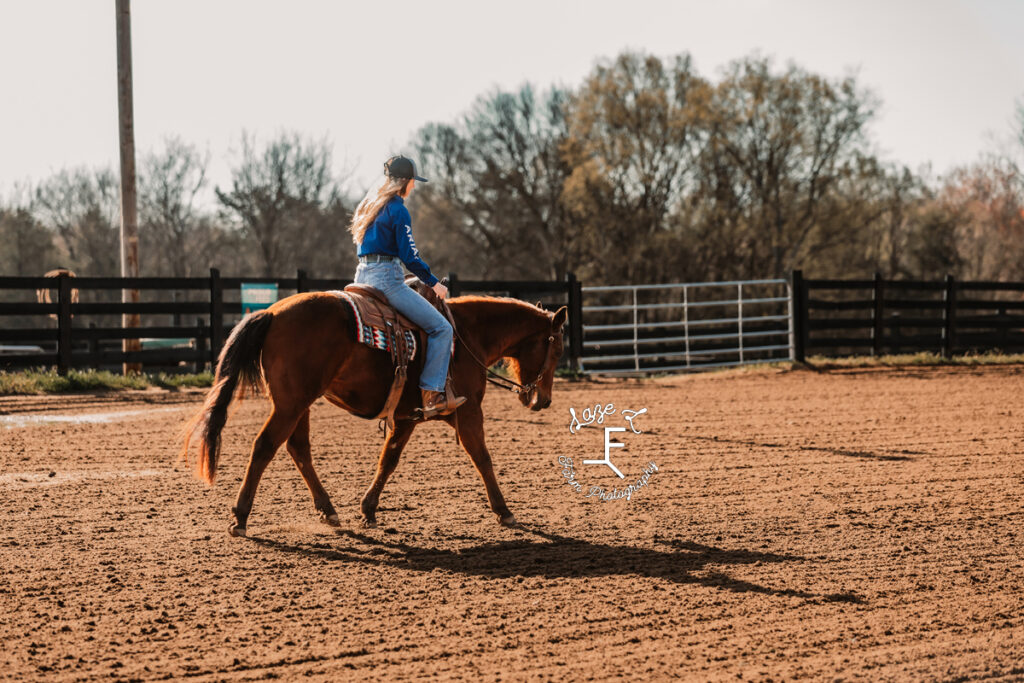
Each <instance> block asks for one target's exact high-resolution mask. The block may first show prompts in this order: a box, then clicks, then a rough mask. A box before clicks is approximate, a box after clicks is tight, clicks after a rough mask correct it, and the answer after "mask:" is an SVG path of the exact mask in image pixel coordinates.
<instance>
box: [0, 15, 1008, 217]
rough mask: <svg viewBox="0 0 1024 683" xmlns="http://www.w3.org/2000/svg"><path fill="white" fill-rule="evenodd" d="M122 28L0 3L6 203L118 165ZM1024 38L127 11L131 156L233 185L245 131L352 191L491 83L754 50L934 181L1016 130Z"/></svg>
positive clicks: (557, 80) (725, 23)
mask: <svg viewBox="0 0 1024 683" xmlns="http://www.w3.org/2000/svg"><path fill="white" fill-rule="evenodd" d="M114 28H115V23H114V0H37V1H33V2H30V1H29V0H20V1H16V0H0V197H2V196H7V195H8V194H9V193H10V192H11V191H12V189H13V187H14V185H15V184H16V183H25V182H38V181H40V180H43V179H45V178H46V177H47V176H48V175H50V174H51V173H53V172H56V171H58V170H60V169H62V168H65V167H74V166H82V165H85V166H101V165H109V166H110V167H111V168H114V169H115V170H116V168H117V163H118V148H117V141H118V122H117V82H116V54H115V34H114ZM1022 32H1024V1H1018V0H961V1H957V0H920V1H919V0H913V1H911V0H904V1H900V0H866V1H865V0H857V1H854V0H843V1H830V0H771V1H769V0H760V1H758V0H715V1H714V2H712V1H711V0H708V1H705V2H696V1H690V0H687V1H682V0H680V1H676V2H671V1H668V0H662V1H653V0H608V1H606V0H589V1H582V0H577V1H573V2H569V1H564V2H563V1H559V0H540V1H538V0H517V1H515V2H511V1H505V2H482V1H479V0H477V1H472V2H471V1H456V0H432V1H425V0H418V1H416V2H409V1H406V0H386V1H384V2H380V1H374V2H358V3H357V2H340V1H338V2H327V1H323V0H321V1H314V0H289V1H287V2H285V1H284V0H280V1H278V2H269V1H266V0H245V1H242V0H203V1H199V0H174V1H173V2H172V1H171V0H136V1H135V2H134V3H132V39H133V54H134V79H135V82H134V87H135V130H136V145H137V150H138V152H139V154H140V155H141V154H142V153H143V152H145V151H147V150H152V149H154V148H156V147H158V146H159V145H160V143H161V141H162V140H163V139H164V138H165V137H166V136H167V135H170V134H177V135H179V136H181V137H182V138H183V139H185V140H186V141H188V142H191V143H194V144H197V145H198V146H199V147H200V148H202V149H208V150H209V152H210V155H211V164H210V168H209V173H210V176H211V179H212V180H213V182H214V183H217V184H220V185H221V186H225V185H227V184H228V183H229V182H230V180H229V168H230V163H231V160H232V157H231V154H233V151H234V150H237V148H238V141H239V137H240V134H241V132H242V130H243V129H245V130H248V131H250V132H252V133H254V134H256V135H257V139H258V140H266V139H267V137H269V136H271V135H273V134H274V133H276V132H279V131H281V130H285V129H287V130H298V131H300V132H302V133H305V134H308V135H310V136H314V137H322V136H327V138H328V139H329V140H330V141H331V142H332V143H333V148H334V160H335V163H334V165H335V170H336V171H337V172H339V173H340V172H342V171H344V170H349V171H351V180H350V182H349V190H350V191H352V192H359V191H361V190H363V189H365V187H366V186H367V185H368V184H369V183H370V182H371V181H372V180H373V179H375V178H376V177H377V175H378V174H379V173H380V171H381V165H382V163H383V161H384V159H385V158H387V157H388V156H389V155H390V154H391V153H393V152H399V151H406V152H409V151H410V150H409V147H408V142H409V140H410V138H411V137H412V135H413V133H414V132H415V131H416V130H417V129H418V128H419V127H420V126H422V125H423V124H425V123H428V122H431V121H442V122H453V121H454V120H455V119H456V117H458V116H459V115H460V114H461V113H463V112H464V111H466V110H467V108H468V107H469V106H470V104H471V103H472V101H473V100H474V98H475V97H477V96H478V95H481V94H483V93H486V92H488V91H490V90H492V89H494V88H502V89H513V88H516V87H518V86H519V85H521V84H522V83H524V82H527V81H529V82H531V83H533V84H535V85H537V86H540V87H542V88H544V87H547V86H549V85H552V84H559V85H563V86H568V87H575V86H577V85H578V84H580V83H581V82H582V80H583V78H584V77H585V76H586V74H587V73H588V72H590V70H591V69H592V67H593V65H594V63H595V60H598V59H600V58H610V57H614V56H615V55H616V54H618V53H619V52H620V51H622V50H623V49H627V48H629V49H634V50H642V51H646V52H648V53H652V54H656V55H660V56H663V57H668V56H671V55H675V54H678V53H680V52H684V51H688V52H689V53H690V54H691V55H693V58H694V61H695V64H696V67H697V69H698V71H699V72H700V73H701V74H702V75H704V76H706V77H709V78H712V79H715V80H717V78H718V76H719V74H720V70H721V68H722V67H723V66H724V65H725V64H726V63H727V62H729V61H730V60H732V59H736V58H739V57H742V56H746V55H749V54H751V53H752V52H753V51H755V50H756V51H759V52H760V53H761V54H764V55H769V56H772V57H774V58H775V59H776V62H777V64H778V66H779V67H782V66H784V65H785V63H786V62H788V61H790V60H792V61H794V62H795V63H797V64H798V65H800V66H802V67H804V68H805V69H808V70H810V71H813V72H817V73H821V74H824V75H826V76H830V77H841V76H843V75H846V74H848V73H856V75H857V76H858V81H859V83H860V85H862V86H866V87H868V88H870V89H872V90H873V91H874V92H875V93H876V94H877V95H878V96H879V97H880V98H881V100H882V107H881V110H880V112H879V115H878V116H877V118H876V121H875V123H874V124H873V126H872V129H871V132H872V134H873V139H874V141H875V143H876V144H877V146H878V149H879V151H880V153H881V154H882V156H883V158H885V159H887V160H890V161H899V162H901V163H905V164H908V165H909V166H911V168H913V169H915V170H917V169H919V167H921V165H923V164H929V163H930V164H931V166H932V170H933V172H934V173H937V174H941V173H943V172H944V171H946V170H948V169H949V168H951V167H952V166H954V165H957V164H962V163H968V162H971V161H973V160H975V159H976V158H977V157H978V155H979V154H980V153H981V152H983V151H988V150H991V149H993V147H994V142H993V139H992V138H993V136H1004V137H1005V136H1008V135H1009V134H1010V132H1011V124H1012V121H1013V117H1014V109H1015V103H1016V102H1019V101H1024V40H1022V39H1021V37H1020V36H1021V34H1022ZM420 170H421V173H422V174H424V175H426V176H427V177H428V178H429V177H430V173H431V169H429V168H422V169H420Z"/></svg>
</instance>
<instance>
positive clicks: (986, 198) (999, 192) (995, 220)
mask: <svg viewBox="0 0 1024 683" xmlns="http://www.w3.org/2000/svg"><path fill="white" fill-rule="evenodd" d="M938 205H939V208H941V209H943V210H944V211H945V212H946V213H947V214H949V215H950V216H953V217H955V219H956V220H955V230H954V235H953V237H954V239H955V243H956V251H957V253H958V255H959V259H960V262H961V269H960V274H961V275H962V276H963V277H965V278H972V279H984V280H1020V279H1024V177H1022V176H1021V174H1020V172H1019V171H1018V169H1017V167H1016V165H1015V164H1014V163H1012V162H1011V161H1010V160H1008V159H1006V158H1000V157H989V158H987V159H984V160H982V161H980V162H978V163H975V164H972V165H970V166H966V167H962V168H959V169H956V170H955V171H953V172H952V173H951V174H950V175H949V176H948V177H947V178H946V180H945V183H944V185H943V187H942V188H941V190H940V192H939V195H938Z"/></svg>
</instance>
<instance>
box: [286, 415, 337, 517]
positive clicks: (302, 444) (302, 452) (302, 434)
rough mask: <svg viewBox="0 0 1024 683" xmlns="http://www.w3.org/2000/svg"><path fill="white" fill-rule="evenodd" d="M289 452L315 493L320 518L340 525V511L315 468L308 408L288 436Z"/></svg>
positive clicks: (314, 499) (315, 502)
mask: <svg viewBox="0 0 1024 683" xmlns="http://www.w3.org/2000/svg"><path fill="white" fill-rule="evenodd" d="M288 454H289V455H291V456H292V460H294V461H295V466H296V467H298V468H299V473H300V474H301V475H302V478H303V480H304V481H305V482H306V486H308V487H309V492H310V493H311V494H313V505H314V506H315V507H316V509H317V512H319V513H320V520H321V521H323V522H325V523H327V524H330V525H331V526H339V525H340V522H339V520H338V513H337V512H335V510H334V506H333V505H331V499H330V497H329V496H328V495H327V491H325V490H324V486H323V484H321V483H320V477H318V476H316V470H314V469H313V454H312V451H311V449H310V447H309V411H308V410H307V411H306V412H305V413H303V414H302V417H300V418H299V421H298V422H297V423H296V425H295V431H293V432H292V435H291V436H289V437H288Z"/></svg>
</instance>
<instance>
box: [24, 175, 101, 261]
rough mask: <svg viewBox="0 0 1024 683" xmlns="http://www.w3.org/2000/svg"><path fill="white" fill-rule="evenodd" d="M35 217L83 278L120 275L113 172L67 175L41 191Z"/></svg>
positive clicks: (38, 190) (52, 180)
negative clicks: (48, 231)
mask: <svg viewBox="0 0 1024 683" xmlns="http://www.w3.org/2000/svg"><path fill="white" fill-rule="evenodd" d="M34 213H35V215H36V216H37V218H38V220H39V221H40V222H41V223H42V224H43V225H45V226H46V227H48V228H49V229H52V230H53V231H54V232H55V233H56V234H57V236H58V242H59V245H60V247H61V248H62V249H63V252H64V255H65V256H66V264H67V265H68V266H69V267H70V268H72V269H74V270H75V271H76V272H78V274H79V275H91V276H97V277H102V276H108V277H116V276H117V275H119V274H120V267H121V258H120V253H121V251H120V234H119V225H120V219H119V216H120V209H119V208H118V181H117V177H116V176H115V175H114V173H113V172H112V171H110V170H109V169H96V170H88V169H84V168H78V169H74V170H71V171H68V170H64V171H61V172H59V173H57V174H56V175H54V176H52V177H50V178H48V179H47V180H45V181H44V182H43V183H42V184H40V185H39V187H38V188H36V193H35V203H34Z"/></svg>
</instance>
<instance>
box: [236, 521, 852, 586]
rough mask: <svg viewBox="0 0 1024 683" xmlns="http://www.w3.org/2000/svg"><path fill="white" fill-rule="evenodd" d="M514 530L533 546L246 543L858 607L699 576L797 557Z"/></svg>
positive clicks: (339, 557) (402, 563)
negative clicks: (641, 580) (658, 582)
mask: <svg viewBox="0 0 1024 683" xmlns="http://www.w3.org/2000/svg"><path fill="white" fill-rule="evenodd" d="M518 528H519V530H520V531H523V532H525V533H526V534H528V535H530V536H532V538H520V539H513V540H507V541H499V542H497V543H482V544H479V545H475V546H471V547H468V548H460V549H457V550H448V549H444V548H435V547H423V546H417V545H411V544H409V543H406V542H405V541H401V540H387V539H382V538H375V537H373V536H369V535H367V534H364V533H359V532H356V531H349V530H341V529H339V530H338V531H337V534H338V535H339V536H343V537H346V538H348V539H350V540H352V541H356V542H357V545H355V546H346V547H343V548H338V547H334V546H332V545H331V544H329V543H323V542H314V543H309V544H301V543H298V544H297V543H288V542H285V541H279V540H275V539H270V538H260V537H255V536H254V537H250V540H252V541H253V542H255V543H257V544H259V545H261V546H264V547H266V548H270V549H273V550H277V551H281V552H287V553H295V554H298V555H303V556H307V557H314V558H318V559H325V560H329V561H336V562H357V563H363V564H369V565H375V566H392V567H399V568H403V569H407V570H412V571H418V572H431V571H433V570H435V569H442V570H446V571H450V572H454V573H460V574H466V575H470V576H481V577H487V578H489V579H510V578H518V577H543V578H548V579H555V578H563V579H574V578H600V577H608V576H634V577H636V576H639V577H646V578H656V579H663V580H666V581H670V582H672V583H677V584H696V585H701V586H708V587H713V588H718V589H721V590H727V591H731V592H735V593H760V594H765V595H773V596H790V597H797V598H804V599H807V600H811V601H816V602H851V603H862V602H863V599H862V598H861V597H860V596H858V595H856V594H854V593H832V594H816V593H811V592H809V591H805V590H797V589H793V588H773V587H770V586H763V585H759V584H756V583H753V582H750V581H745V580H742V579H736V578H733V577H731V576H728V575H727V574H725V573H723V572H721V571H717V570H707V571H702V570H704V569H705V567H707V566H708V565H712V566H719V565H753V564H765V563H781V562H803V561H805V559H804V558H802V557H798V556H795V555H781V554H776V553H764V552H757V551H751V550H727V549H723V548H716V547H713V546H707V545H702V544H700V543H695V542H692V541H681V540H678V539H667V540H657V541H656V543H657V544H659V545H661V546H664V547H665V549H664V550H662V549H654V548H640V547H634V546H619V545H609V544H605V543H594V542H591V541H587V540H583V539H578V538H572V537H567V536H561V535H559V534H554V533H550V532H547V531H544V530H542V529H540V528H538V527H536V526H532V525H531V526H528V525H520V526H519V527H518ZM698 572H699V573H698Z"/></svg>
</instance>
